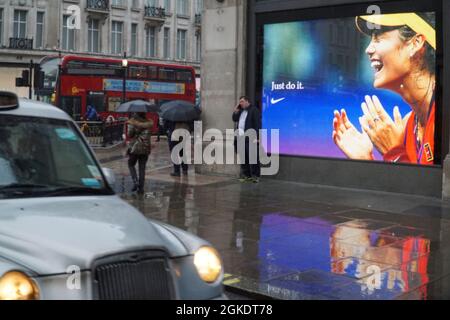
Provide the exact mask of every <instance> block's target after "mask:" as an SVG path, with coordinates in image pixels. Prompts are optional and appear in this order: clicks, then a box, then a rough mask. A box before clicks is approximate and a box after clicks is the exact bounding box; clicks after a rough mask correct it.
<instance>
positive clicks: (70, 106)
mask: <svg viewBox="0 0 450 320" xmlns="http://www.w3.org/2000/svg"><path fill="white" fill-rule="evenodd" d="M61 109H62V110H63V111H65V112H66V113H67V114H68V115H69V116H71V117H72V119H74V120H75V121H80V120H81V98H80V97H62V98H61Z"/></svg>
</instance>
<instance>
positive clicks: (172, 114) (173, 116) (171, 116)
mask: <svg viewBox="0 0 450 320" xmlns="http://www.w3.org/2000/svg"><path fill="white" fill-rule="evenodd" d="M200 113H201V111H200V109H199V108H197V107H196V106H195V105H194V104H193V103H190V102H187V101H182V100H175V101H170V102H166V103H164V104H163V105H162V106H161V117H162V118H163V119H164V120H169V121H174V122H189V121H195V120H198V119H199V118H200Z"/></svg>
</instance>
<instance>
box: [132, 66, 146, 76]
mask: <svg viewBox="0 0 450 320" xmlns="http://www.w3.org/2000/svg"><path fill="white" fill-rule="evenodd" d="M128 77H129V78H130V79H147V68H146V67H138V66H130V67H129V68H128Z"/></svg>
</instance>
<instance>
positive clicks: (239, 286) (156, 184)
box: [98, 139, 450, 300]
mask: <svg viewBox="0 0 450 320" xmlns="http://www.w3.org/2000/svg"><path fill="white" fill-rule="evenodd" d="M124 153H125V152H124V150H123V149H121V148H116V149H111V150H106V151H105V150H102V151H99V152H98V156H99V158H100V159H101V162H102V165H103V166H104V167H108V168H112V169H114V171H115V172H116V174H117V183H116V191H117V192H118V193H119V194H120V195H121V197H122V198H123V199H124V200H126V201H128V202H129V203H130V204H132V205H133V206H135V207H137V208H138V209H139V210H141V211H142V212H143V213H144V214H145V215H146V216H147V217H148V218H150V219H155V220H159V221H164V222H167V223H170V224H172V225H175V226H177V227H179V228H182V229H184V230H187V231H190V232H192V233H195V234H197V235H198V236H200V237H202V238H204V239H206V240H208V241H209V242H211V243H212V244H213V245H214V246H215V247H216V248H217V249H218V250H219V251H220V253H221V255H222V258H223V262H224V267H225V272H226V278H225V280H224V284H225V285H226V286H228V287H230V288H233V289H234V290H237V292H239V290H241V292H244V293H245V292H249V293H255V294H258V295H261V296H268V297H272V298H276V299H333V300H335V299H346V300H347V299H358V300H359V299H364V300H372V299H383V300H386V299H450V204H448V203H444V202H442V201H440V200H439V199H434V198H427V197H418V196H408V195H400V194H392V193H383V192H369V191H361V190H355V189H343V188H333V187H324V186H316V185H307V184H301V183H291V182H282V181H275V180H270V179H267V178H265V179H262V180H261V182H260V183H258V184H253V183H240V182H239V181H237V180H236V179H235V178H231V177H223V176H205V175H196V174H195V173H194V171H193V168H190V171H189V175H188V176H183V177H181V178H173V177H171V176H170V175H169V173H170V172H171V167H170V161H169V152H168V147H167V141H166V140H164V139H162V140H161V142H159V143H158V142H155V143H154V148H153V153H152V155H151V158H150V160H149V165H148V168H147V182H146V194H145V195H143V196H138V195H135V194H132V193H131V192H130V190H131V179H130V178H129V174H128V168H127V163H126V159H125V158H124ZM235 292H236V291H235Z"/></svg>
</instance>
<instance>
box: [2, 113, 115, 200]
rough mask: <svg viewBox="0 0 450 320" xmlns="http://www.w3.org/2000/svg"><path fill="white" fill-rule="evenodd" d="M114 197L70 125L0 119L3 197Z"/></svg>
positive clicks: (31, 120) (46, 121)
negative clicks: (100, 195) (106, 195)
mask: <svg viewBox="0 0 450 320" xmlns="http://www.w3.org/2000/svg"><path fill="white" fill-rule="evenodd" d="M91 194H111V190H110V189H109V187H107V185H106V184H105V182H104V179H103V176H102V174H101V171H100V168H99V167H98V165H97V164H96V162H95V159H94V158H93V156H92V154H91V153H90V152H89V149H88V148H87V146H86V145H85V143H84V142H83V141H82V139H81V137H80V135H79V133H78V131H77V130H76V128H75V127H74V125H73V124H72V123H71V122H70V121H64V120H54V119H45V118H36V117H23V116H11V115H0V199H5V198H14V197H42V196H65V195H67V196H68V195H91Z"/></svg>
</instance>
